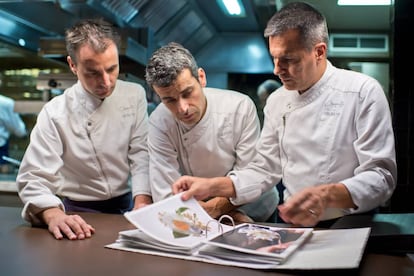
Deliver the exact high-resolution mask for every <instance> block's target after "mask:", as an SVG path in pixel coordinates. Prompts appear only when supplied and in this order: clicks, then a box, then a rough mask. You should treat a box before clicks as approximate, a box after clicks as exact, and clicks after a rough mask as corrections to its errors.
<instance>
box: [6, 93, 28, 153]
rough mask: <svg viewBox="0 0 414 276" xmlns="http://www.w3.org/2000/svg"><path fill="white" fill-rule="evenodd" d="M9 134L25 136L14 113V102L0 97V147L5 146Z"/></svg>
mask: <svg viewBox="0 0 414 276" xmlns="http://www.w3.org/2000/svg"><path fill="white" fill-rule="evenodd" d="M10 134H14V135H16V136H17V137H23V136H25V135H26V134H27V132H26V126H25V124H24V122H23V120H22V119H21V117H20V115H19V114H18V113H16V112H14V100H13V99H11V98H8V97H5V96H3V95H0V147H2V146H4V145H5V144H6V142H7V141H8V140H9V138H10ZM0 158H1V156H0Z"/></svg>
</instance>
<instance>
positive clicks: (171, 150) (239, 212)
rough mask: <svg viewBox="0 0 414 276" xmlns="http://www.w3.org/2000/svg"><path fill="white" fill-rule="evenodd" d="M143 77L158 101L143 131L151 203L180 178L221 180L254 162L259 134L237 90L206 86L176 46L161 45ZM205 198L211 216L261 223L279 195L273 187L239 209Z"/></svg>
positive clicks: (244, 97)
mask: <svg viewBox="0 0 414 276" xmlns="http://www.w3.org/2000/svg"><path fill="white" fill-rule="evenodd" d="M145 77H146V81H147V83H148V85H149V86H150V87H151V88H152V89H153V90H154V91H155V92H156V93H157V95H158V96H159V98H160V99H161V104H159V105H158V107H157V108H156V109H155V110H154V111H153V113H152V114H151V116H150V119H149V132H148V151H149V155H150V181H151V191H152V197H153V200H154V201H159V200H162V199H164V198H166V197H169V196H171V195H172V188H171V184H172V183H173V182H174V181H176V180H177V179H178V178H179V177H180V176H182V175H193V176H199V177H213V176H216V175H220V176H226V175H227V174H228V173H229V172H230V171H231V170H239V169H243V168H244V167H245V166H246V165H247V164H248V163H249V161H250V160H251V159H252V158H253V156H254V155H255V145H256V142H257V140H258V138H259V133H260V125H259V120H258V116H257V113H256V107H255V105H254V103H253V101H252V100H251V99H250V98H249V97H248V96H247V95H245V94H242V93H239V92H235V91H230V90H224V89H216V88H207V87H206V83H207V76H206V73H205V72H204V70H203V69H202V68H199V67H198V66H197V63H196V61H195V59H194V57H193V56H192V55H191V53H190V52H189V51H188V50H187V49H185V48H184V47H182V46H181V45H179V44H177V43H170V44H168V45H166V46H164V47H161V48H160V49H158V50H157V51H155V52H154V53H153V55H152V57H151V58H150V60H149V62H148V65H147V68H146V75H145ZM204 200H205V201H202V202H201V204H202V206H203V207H204V208H205V210H206V211H207V212H208V213H209V214H210V215H211V216H212V217H214V218H217V217H219V216H221V215H223V214H229V215H231V216H232V217H233V219H234V220H235V222H236V223H239V222H251V221H252V220H254V221H263V222H264V221H267V220H268V219H269V218H270V219H271V216H272V214H273V213H274V211H275V210H276V205H277V203H278V196H277V193H276V190H275V189H274V188H273V189H269V190H268V191H267V192H266V193H264V194H263V195H260V196H259V197H258V198H257V199H256V200H255V201H253V202H251V203H248V204H245V205H243V206H239V205H242V204H235V205H234V204H231V203H230V201H229V200H228V199H227V198H223V197H209V198H205V199H204Z"/></svg>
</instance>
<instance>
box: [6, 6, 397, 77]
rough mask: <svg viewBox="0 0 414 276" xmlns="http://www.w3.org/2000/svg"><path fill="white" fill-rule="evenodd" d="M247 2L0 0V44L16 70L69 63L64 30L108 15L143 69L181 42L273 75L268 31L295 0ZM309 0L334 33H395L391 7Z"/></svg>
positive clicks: (207, 63)
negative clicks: (238, 14) (239, 12)
mask: <svg viewBox="0 0 414 276" xmlns="http://www.w3.org/2000/svg"><path fill="white" fill-rule="evenodd" d="M242 2H243V4H244V6H245V9H246V17H244V18H229V17H227V16H225V15H224V14H223V13H222V11H221V10H220V9H219V6H218V5H217V3H216V1H215V0H125V1H119V0H102V1H98V0H60V1H57V0H55V1H36V0H35V1H33V0H32V1H4V0H0V26H2V27H1V28H0V42H1V41H3V42H4V43H2V44H0V58H1V60H2V62H1V64H2V65H0V66H2V67H3V66H5V64H7V66H8V68H10V66H12V67H13V66H16V67H18V66H19V64H20V66H21V64H27V63H28V62H30V64H31V65H32V66H39V67H40V68H41V66H42V65H44V64H45V62H46V65H47V66H49V65H50V64H49V63H48V62H49V61H52V62H54V61H58V62H62V63H63V64H65V62H64V56H65V52H64V47H63V48H62V45H61V44H59V43H61V42H62V41H63V35H64V30H65V29H66V28H67V27H69V26H71V25H73V24H74V23H75V22H76V21H77V20H79V19H81V18H92V17H103V18H105V19H107V20H108V21H111V22H112V23H114V24H115V25H117V26H118V27H120V28H121V29H122V31H123V33H124V34H125V37H126V38H127V39H126V42H125V52H124V53H122V55H123V57H122V58H123V61H124V63H125V64H126V67H127V70H133V68H138V69H139V71H142V70H141V69H142V68H140V67H142V66H145V64H146V61H147V59H148V57H149V55H150V54H151V53H152V51H153V50H154V49H156V48H157V47H159V46H160V45H163V44H165V43H167V42H170V41H176V42H179V43H181V44H183V45H184V46H185V47H187V48H188V49H190V50H191V51H192V52H193V54H194V55H195V56H196V58H197V60H198V62H199V63H200V64H201V65H204V67H207V69H210V70H212V71H217V72H244V73H263V72H269V71H270V72H271V70H272V64H271V60H270V58H269V56H268V53H267V44H266V41H265V40H264V39H263V35H262V33H263V29H264V27H265V24H266V22H267V20H268V19H269V18H270V17H271V15H272V14H273V13H274V11H275V10H276V9H277V7H281V6H283V5H284V4H286V3H287V2H291V1H288V0H242ZM307 2H309V3H311V4H313V5H315V6H316V7H317V8H319V9H320V10H321V11H322V12H323V13H324V14H325V15H326V17H327V19H328V26H329V28H330V31H331V32H333V31H334V32H348V33H386V34H388V33H389V31H390V25H391V24H390V21H391V18H392V16H391V8H389V7H375V8H372V7H352V8H349V7H348V8H343V7H337V6H336V1H334V0H311V1H307ZM367 15H369V18H367ZM20 38H24V39H25V43H26V44H25V46H24V47H21V46H19V44H18V40H19V39H20ZM53 41H57V42H59V41H60V42H59V43H53ZM62 49H63V50H62ZM53 51H55V52H53ZM50 53H53V54H54V55H48V54H50ZM56 53H57V54H56ZM241 56H246V57H251V58H244V59H241V58H240V57H241ZM43 57H48V58H49V59H44V58H43ZM50 58H52V59H50ZM0 69H1V68H0Z"/></svg>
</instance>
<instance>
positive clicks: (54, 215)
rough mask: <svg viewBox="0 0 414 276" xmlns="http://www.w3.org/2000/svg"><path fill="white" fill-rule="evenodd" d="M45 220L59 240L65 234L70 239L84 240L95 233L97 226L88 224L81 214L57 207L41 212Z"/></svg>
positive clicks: (50, 230)
mask: <svg viewBox="0 0 414 276" xmlns="http://www.w3.org/2000/svg"><path fill="white" fill-rule="evenodd" d="M41 217H42V218H43V221H44V222H45V223H46V224H47V225H48V229H49V232H50V233H52V234H53V236H54V237H55V238H56V239H57V240H61V239H63V236H64V235H65V236H66V237H67V238H68V239H69V240H83V239H85V238H90V237H91V236H92V234H93V233H95V228H93V227H92V226H91V225H89V224H87V223H86V222H85V221H84V220H83V219H82V218H81V217H80V216H79V215H67V214H66V213H65V212H63V211H62V210H61V209H59V208H57V207H55V208H50V209H46V210H44V211H43V212H42V213H41Z"/></svg>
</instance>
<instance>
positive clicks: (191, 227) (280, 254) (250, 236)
mask: <svg viewBox="0 0 414 276" xmlns="http://www.w3.org/2000/svg"><path fill="white" fill-rule="evenodd" d="M125 217H126V218H127V219H128V220H129V221H130V222H131V223H132V224H134V225H135V226H136V227H137V229H136V230H127V231H121V232H120V233H119V237H118V242H119V243H121V244H123V245H124V246H129V247H135V248H142V249H147V250H155V251H165V252H169V253H176V254H183V255H197V256H204V257H206V258H219V259H225V260H230V261H236V262H237V261H240V262H252V263H259V264H260V263H264V264H279V263H283V262H284V261H285V260H286V259H287V258H288V257H289V256H290V255H291V254H292V253H293V252H294V251H295V250H296V249H297V248H298V247H299V246H300V245H302V244H303V243H304V242H305V241H306V240H307V239H308V238H309V237H310V236H311V235H312V231H313V229H312V228H279V227H271V226H267V225H260V224H247V223H244V224H240V225H237V226H236V225H234V223H231V225H228V224H226V223H225V222H227V223H229V222H232V220H231V218H230V217H228V216H223V217H221V218H220V219H219V220H215V219H213V218H212V217H210V216H209V215H208V213H207V212H206V211H205V210H204V209H203V208H202V207H201V205H200V204H199V203H198V202H197V201H196V200H195V199H190V200H188V201H182V200H181V199H180V195H175V196H172V197H170V198H168V199H165V200H163V201H160V202H157V203H154V204H152V205H149V206H147V207H145V208H141V209H139V210H135V211H131V212H127V213H126V214H125Z"/></svg>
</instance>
